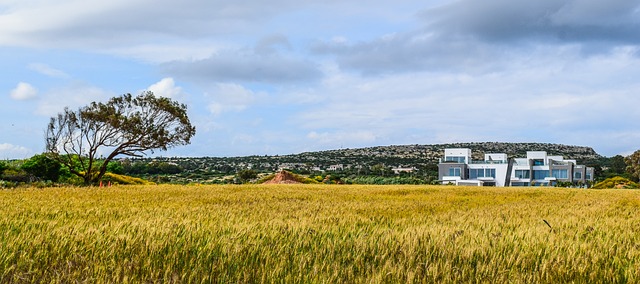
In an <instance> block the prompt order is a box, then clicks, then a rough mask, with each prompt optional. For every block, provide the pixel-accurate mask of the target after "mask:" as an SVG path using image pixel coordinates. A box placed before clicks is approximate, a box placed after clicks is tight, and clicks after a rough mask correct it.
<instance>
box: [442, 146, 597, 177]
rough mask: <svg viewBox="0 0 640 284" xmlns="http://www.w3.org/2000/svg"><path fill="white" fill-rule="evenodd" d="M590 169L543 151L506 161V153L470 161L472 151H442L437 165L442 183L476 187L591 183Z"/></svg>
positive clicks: (462, 149) (530, 152)
mask: <svg viewBox="0 0 640 284" xmlns="http://www.w3.org/2000/svg"><path fill="white" fill-rule="evenodd" d="M593 171H594V169H593V168H591V167H586V166H584V165H577V163H576V161H575V160H565V159H564V158H563V157H561V156H549V155H547V152H545V151H528V152H527V157H526V158H509V157H507V154H503V153H497V154H485V155H484V160H483V161H474V160H472V158H471V149H467V148H457V149H445V150H444V158H442V159H441V160H440V163H438V176H439V180H440V181H442V183H443V184H448V183H453V184H456V185H475V186H553V185H555V184H556V183H558V182H571V183H573V184H576V185H580V184H586V183H587V182H589V181H593Z"/></svg>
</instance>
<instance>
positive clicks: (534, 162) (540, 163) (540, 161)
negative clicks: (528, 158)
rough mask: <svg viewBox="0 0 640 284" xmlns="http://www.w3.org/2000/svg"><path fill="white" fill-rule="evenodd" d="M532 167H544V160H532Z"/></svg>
mask: <svg viewBox="0 0 640 284" xmlns="http://www.w3.org/2000/svg"><path fill="white" fill-rule="evenodd" d="M533 165H534V166H544V160H543V159H533Z"/></svg>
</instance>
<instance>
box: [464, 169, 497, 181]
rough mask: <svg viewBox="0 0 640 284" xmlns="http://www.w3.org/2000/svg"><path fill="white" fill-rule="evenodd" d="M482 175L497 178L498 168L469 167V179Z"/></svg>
mask: <svg viewBox="0 0 640 284" xmlns="http://www.w3.org/2000/svg"><path fill="white" fill-rule="evenodd" d="M482 177H492V178H496V169H469V179H477V178H482Z"/></svg>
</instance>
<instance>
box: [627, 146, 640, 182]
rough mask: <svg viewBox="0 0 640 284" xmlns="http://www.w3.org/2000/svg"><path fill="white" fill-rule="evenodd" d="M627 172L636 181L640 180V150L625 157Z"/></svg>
mask: <svg viewBox="0 0 640 284" xmlns="http://www.w3.org/2000/svg"><path fill="white" fill-rule="evenodd" d="M624 161H625V165H626V168H625V170H626V172H627V173H628V174H629V175H630V176H631V179H633V180H634V181H635V182H638V181H639V180H640V150H638V151H635V152H634V153H633V154H631V155H629V156H628V157H626V158H625V160H624Z"/></svg>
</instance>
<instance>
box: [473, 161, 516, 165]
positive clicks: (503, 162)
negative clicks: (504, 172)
mask: <svg viewBox="0 0 640 284" xmlns="http://www.w3.org/2000/svg"><path fill="white" fill-rule="evenodd" d="M507 163H508V162H507V161H471V163H470V164H498V165H499V164H507Z"/></svg>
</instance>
